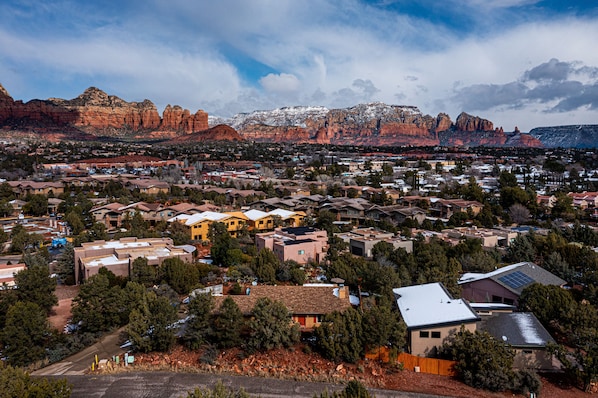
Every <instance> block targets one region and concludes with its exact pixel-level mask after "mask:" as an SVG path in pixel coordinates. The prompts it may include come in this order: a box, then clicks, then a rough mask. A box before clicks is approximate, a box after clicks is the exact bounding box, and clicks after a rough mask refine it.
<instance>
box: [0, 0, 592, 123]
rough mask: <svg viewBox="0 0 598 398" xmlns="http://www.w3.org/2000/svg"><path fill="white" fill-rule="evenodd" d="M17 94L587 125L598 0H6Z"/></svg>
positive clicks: (9, 82)
mask: <svg viewBox="0 0 598 398" xmlns="http://www.w3.org/2000/svg"><path fill="white" fill-rule="evenodd" d="M0 20H1V21H2V23H1V24H0V84H2V86H3V87H4V88H5V89H6V90H7V91H8V92H9V93H10V95H11V96H12V97H13V98H14V99H15V100H23V101H25V102H26V101H29V100H31V99H48V98H52V97H56V98H64V99H72V98H76V97H77V96H79V95H80V94H81V93H83V91H84V90H85V89H86V88H88V87H91V86H93V87H97V88H99V89H101V90H103V91H105V92H107V93H108V94H110V95H116V96H118V97H120V98H122V99H123V100H126V101H143V100H144V99H149V100H151V101H152V102H153V103H154V104H155V105H156V107H157V108H158V111H159V112H160V113H161V112H162V111H163V110H164V108H165V107H166V105H168V104H171V105H180V106H182V107H184V108H187V109H189V110H190V111H191V112H195V111H197V110H199V109H202V110H204V111H206V112H208V114H210V115H212V116H220V117H230V116H232V115H234V114H236V113H240V112H251V111H254V110H267V109H274V108H279V107H284V106H297V105H311V106H325V107H328V108H331V109H333V108H344V107H350V106H354V105H357V104H360V103H369V102H378V101H379V102H384V103H387V104H391V105H410V106H417V107H418V108H419V109H420V110H421V111H422V112H423V113H424V114H429V115H433V116H436V115H437V114H438V113H441V112H442V113H447V114H448V115H449V116H450V117H451V119H452V120H455V119H456V118H457V116H458V115H459V113H461V112H467V113H469V114H471V115H476V116H480V117H482V118H485V119H489V120H491V121H492V122H494V125H495V127H503V128H504V130H505V131H513V130H514V128H515V126H517V127H518V128H519V129H520V130H521V131H523V132H526V131H529V130H530V129H532V128H534V127H541V126H555V125H574V124H598V51H597V50H598V1H595V0H578V1H573V0H572V1H562V0H548V1H537V0H422V1H408V0H369V1H366V0H300V1H298V0H250V1H249V0H218V1H209V0H118V1H116V0H95V1H82V0H55V1H52V0H3V1H2V2H1V3H0Z"/></svg>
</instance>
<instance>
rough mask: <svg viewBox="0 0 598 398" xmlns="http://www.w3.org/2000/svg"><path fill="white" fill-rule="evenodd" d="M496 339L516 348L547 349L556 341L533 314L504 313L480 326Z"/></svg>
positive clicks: (490, 318)
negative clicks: (549, 344) (547, 346)
mask: <svg viewBox="0 0 598 398" xmlns="http://www.w3.org/2000/svg"><path fill="white" fill-rule="evenodd" d="M480 328H481V329H482V330H485V331H487V332H488V333H490V334H491V335H492V336H494V338H496V339H499V340H501V341H504V342H505V343H508V344H510V345H512V346H514V347H545V346H546V345H547V344H548V343H554V339H553V338H552V336H550V334H549V333H548V332H547V331H546V329H545V328H544V327H543V326H542V324H541V323H540V321H538V319H537V318H536V317H535V316H534V314H532V313H531V312H513V313H502V314H497V315H495V316H492V317H489V318H488V319H487V320H485V321H484V322H482V324H481V325H480Z"/></svg>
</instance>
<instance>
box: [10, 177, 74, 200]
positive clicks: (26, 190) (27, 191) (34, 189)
mask: <svg viewBox="0 0 598 398" xmlns="http://www.w3.org/2000/svg"><path fill="white" fill-rule="evenodd" d="M7 183H8V185H10V187H11V188H12V190H13V192H14V193H15V194H17V196H18V197H20V198H26V197H27V196H29V195H45V196H48V195H49V194H52V195H50V196H57V195H60V194H62V193H64V186H63V184H62V183H60V182H45V181H44V182H38V181H25V180H23V181H7Z"/></svg>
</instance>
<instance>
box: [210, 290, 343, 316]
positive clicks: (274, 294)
mask: <svg viewBox="0 0 598 398" xmlns="http://www.w3.org/2000/svg"><path fill="white" fill-rule="evenodd" d="M248 289H249V294H248V295H247V294H245V295H230V296H215V297H214V301H215V303H216V306H215V307H216V308H217V309H218V308H220V306H221V305H222V302H223V301H224V299H225V298H226V297H230V298H232V299H233V300H234V301H235V303H237V305H238V306H239V309H240V310H241V312H242V313H243V314H246V315H248V314H250V313H251V311H252V310H253V307H254V306H255V303H256V302H257V300H258V299H259V298H262V297H268V298H270V299H271V300H273V301H281V302H282V303H283V304H284V305H285V307H287V309H288V310H289V312H290V313H291V314H298V315H303V314H304V315H324V314H328V313H331V312H334V311H344V310H346V309H347V308H349V307H351V303H350V302H349V295H348V294H347V295H346V298H343V299H341V298H339V297H338V289H339V288H338V287H334V286H330V285H323V286H265V285H263V286H262V285H258V286H251V287H249V288H248ZM341 289H342V287H341ZM335 292H336V295H335Z"/></svg>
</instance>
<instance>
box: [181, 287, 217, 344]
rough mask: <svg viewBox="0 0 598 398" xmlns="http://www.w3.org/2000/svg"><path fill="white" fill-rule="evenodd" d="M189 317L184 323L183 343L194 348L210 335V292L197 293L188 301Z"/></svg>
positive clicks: (211, 298) (205, 340)
mask: <svg viewBox="0 0 598 398" xmlns="http://www.w3.org/2000/svg"><path fill="white" fill-rule="evenodd" d="M188 309H189V318H188V320H187V323H186V325H185V334H184V336H183V337H182V340H183V344H184V345H185V346H186V347H187V348H189V349H191V350H196V349H198V348H199V347H201V346H202V345H203V344H206V343H207V342H208V338H209V337H210V336H211V335H212V328H211V326H212V322H211V321H212V310H213V309H214V298H213V297H212V295H211V294H209V293H208V294H197V295H195V297H193V298H191V299H190V301H189V308H188Z"/></svg>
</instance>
